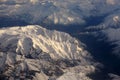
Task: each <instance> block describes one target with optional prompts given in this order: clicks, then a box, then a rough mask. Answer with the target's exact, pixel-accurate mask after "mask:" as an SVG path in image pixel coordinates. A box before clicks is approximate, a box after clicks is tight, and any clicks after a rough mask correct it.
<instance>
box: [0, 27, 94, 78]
mask: <svg viewBox="0 0 120 80" xmlns="http://www.w3.org/2000/svg"><path fill="white" fill-rule="evenodd" d="M91 60H92V58H91V56H90V54H89V53H88V52H87V51H86V50H84V48H83V45H82V43H81V42H79V41H77V40H76V39H75V38H72V37H71V36H70V35H69V34H67V33H64V32H58V31H55V30H53V31H50V30H47V29H45V28H42V27H41V26H37V25H29V26H25V27H11V28H2V29H0V62H1V64H0V73H1V75H0V78H2V79H3V78H4V79H15V80H16V79H27V80H29V79H30V80H31V79H32V80H48V79H49V80H79V79H82V80H91V79H90V78H89V77H88V76H87V74H89V73H91V72H94V70H95V67H94V66H93V65H92V61H91Z"/></svg>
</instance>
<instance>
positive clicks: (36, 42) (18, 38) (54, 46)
mask: <svg viewBox="0 0 120 80" xmlns="http://www.w3.org/2000/svg"><path fill="white" fill-rule="evenodd" d="M7 36H8V37H7ZM0 38H1V40H0V42H1V45H2V46H4V48H6V47H8V46H9V45H10V44H11V45H13V43H14V45H15V46H14V47H17V48H16V52H17V53H19V52H20V53H22V54H23V55H27V53H30V50H31V49H32V48H34V49H37V48H39V49H41V50H42V51H44V52H46V53H50V55H51V57H53V58H68V59H72V58H76V59H77V58H78V55H79V53H80V52H82V48H80V47H79V42H78V41H77V40H76V39H75V38H72V37H71V36H70V35H69V34H67V33H63V32H57V31H49V30H46V29H45V28H42V27H40V26H27V27H13V28H8V29H2V30H1V36H0ZM4 38H5V39H4ZM8 38H9V39H8ZM2 41H4V43H2ZM15 42H16V43H15ZM73 55H74V56H73ZM81 55H85V54H81Z"/></svg>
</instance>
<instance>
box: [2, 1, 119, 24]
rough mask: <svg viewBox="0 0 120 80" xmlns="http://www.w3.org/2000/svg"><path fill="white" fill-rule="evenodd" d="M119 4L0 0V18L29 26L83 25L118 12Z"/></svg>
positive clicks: (114, 2) (111, 2) (108, 2)
mask: <svg viewBox="0 0 120 80" xmlns="http://www.w3.org/2000/svg"><path fill="white" fill-rule="evenodd" d="M119 3H120V1H119V0H97V1H96V0H74V1H73V0H49V1H48V0H0V17H1V16H2V17H10V18H11V19H17V20H22V21H25V22H27V23H29V24H36V23H37V24H42V23H44V24H51V23H53V24H63V25H68V24H80V25H83V24H86V22H87V21H86V18H91V16H93V17H96V16H103V15H106V14H107V15H109V14H112V13H114V12H116V11H119V6H120V4H119ZM101 6H102V7H101Z"/></svg>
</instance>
